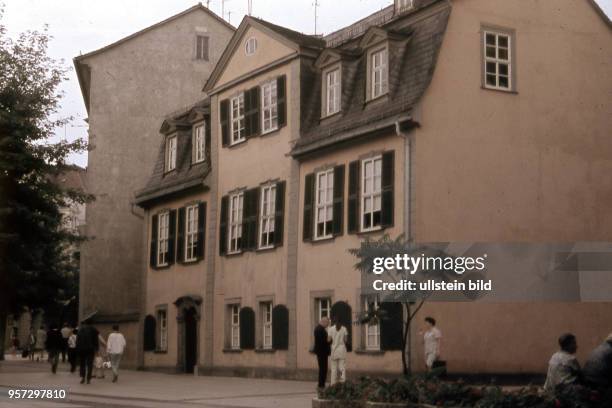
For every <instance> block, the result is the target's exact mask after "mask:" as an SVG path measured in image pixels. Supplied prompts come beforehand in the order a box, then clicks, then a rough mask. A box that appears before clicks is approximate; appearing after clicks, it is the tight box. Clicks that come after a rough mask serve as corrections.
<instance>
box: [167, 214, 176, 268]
mask: <svg viewBox="0 0 612 408" xmlns="http://www.w3.org/2000/svg"><path fill="white" fill-rule="evenodd" d="M169 218H170V221H169V223H168V227H169V228H168V230H169V231H168V265H172V264H173V263H174V262H175V260H176V252H175V249H176V247H175V245H176V210H170V217H169Z"/></svg>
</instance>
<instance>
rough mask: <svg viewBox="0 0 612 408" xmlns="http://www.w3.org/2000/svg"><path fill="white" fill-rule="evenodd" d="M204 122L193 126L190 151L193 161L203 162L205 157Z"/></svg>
mask: <svg viewBox="0 0 612 408" xmlns="http://www.w3.org/2000/svg"><path fill="white" fill-rule="evenodd" d="M204 132H205V130H204V124H201V125H197V126H195V127H194V128H193V143H192V147H191V149H192V151H193V158H192V161H193V162H194V163H200V162H203V161H204V159H205V158H206V135H205V134H204Z"/></svg>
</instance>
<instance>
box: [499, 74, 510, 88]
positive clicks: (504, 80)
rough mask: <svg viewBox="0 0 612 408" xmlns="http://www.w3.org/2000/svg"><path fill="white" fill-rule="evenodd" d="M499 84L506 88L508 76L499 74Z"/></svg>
mask: <svg viewBox="0 0 612 408" xmlns="http://www.w3.org/2000/svg"><path fill="white" fill-rule="evenodd" d="M499 86H500V87H502V88H508V77H505V76H500V77H499Z"/></svg>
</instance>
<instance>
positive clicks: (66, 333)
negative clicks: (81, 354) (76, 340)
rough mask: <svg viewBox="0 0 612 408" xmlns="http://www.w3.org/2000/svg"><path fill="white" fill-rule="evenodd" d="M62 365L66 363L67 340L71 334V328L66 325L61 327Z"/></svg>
mask: <svg viewBox="0 0 612 408" xmlns="http://www.w3.org/2000/svg"><path fill="white" fill-rule="evenodd" d="M61 332H62V363H65V362H66V354H67V353H68V338H69V337H70V335H71V334H72V328H71V327H70V326H69V325H68V323H64V327H62V330H61Z"/></svg>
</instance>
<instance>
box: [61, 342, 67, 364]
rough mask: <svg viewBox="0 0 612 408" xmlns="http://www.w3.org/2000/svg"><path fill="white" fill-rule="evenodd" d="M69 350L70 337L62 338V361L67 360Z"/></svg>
mask: <svg viewBox="0 0 612 408" xmlns="http://www.w3.org/2000/svg"><path fill="white" fill-rule="evenodd" d="M67 351H68V339H64V338H62V363H65V362H66V352H67Z"/></svg>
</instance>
